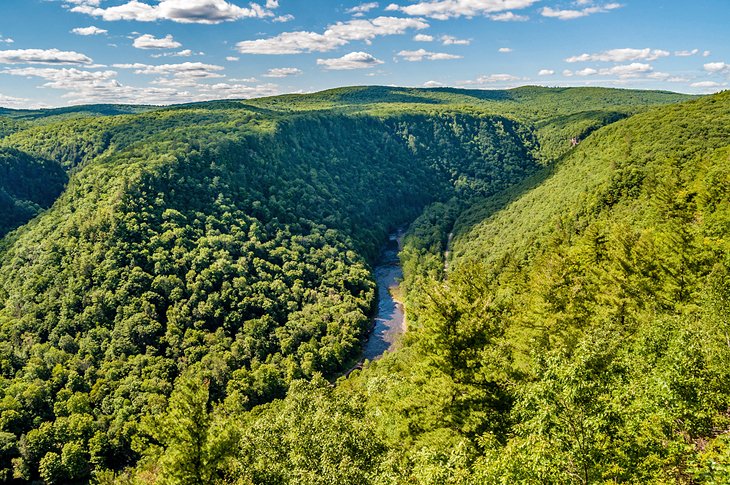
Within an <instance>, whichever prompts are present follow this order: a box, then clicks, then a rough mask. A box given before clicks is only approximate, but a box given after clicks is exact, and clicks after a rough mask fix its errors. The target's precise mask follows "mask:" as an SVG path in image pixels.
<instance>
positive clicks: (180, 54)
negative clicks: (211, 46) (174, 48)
mask: <svg viewBox="0 0 730 485" xmlns="http://www.w3.org/2000/svg"><path fill="white" fill-rule="evenodd" d="M193 54H195V52H193V51H191V50H190V49H183V50H181V51H178V52H162V53H159V54H152V57H154V58H155V59H159V58H160V57H190V56H192V55H193ZM198 55H203V52H198Z"/></svg>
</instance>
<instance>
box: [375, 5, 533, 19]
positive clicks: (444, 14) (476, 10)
mask: <svg viewBox="0 0 730 485" xmlns="http://www.w3.org/2000/svg"><path fill="white" fill-rule="evenodd" d="M538 1H539V0H430V1H424V2H418V3H414V4H412V5H407V6H400V5H397V4H395V3H392V4H390V5H388V6H387V7H386V8H385V9H386V10H390V11H401V12H403V13H406V14H408V15H414V16H423V17H430V18H434V19H437V20H446V19H449V18H453V17H476V16H478V15H488V14H499V13H502V12H506V11H508V10H519V9H523V8H527V7H531V6H532V5H534V4H535V3H537V2H538ZM495 20H496V19H495ZM501 20H507V19H506V18H505V19H501ZM510 20H511V19H510Z"/></svg>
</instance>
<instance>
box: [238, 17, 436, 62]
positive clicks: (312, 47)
mask: <svg viewBox="0 0 730 485" xmlns="http://www.w3.org/2000/svg"><path fill="white" fill-rule="evenodd" d="M428 26H429V25H428V24H427V23H426V22H424V21H423V20H420V19H410V18H398V17H377V18H374V19H372V20H364V19H356V20H350V21H348V22H337V23H336V24H333V25H330V26H329V27H328V28H327V29H326V30H325V31H324V33H322V34H319V33H316V32H307V31H298V32H283V33H281V34H279V35H277V36H274V37H270V38H267V39H256V40H245V41H242V42H239V43H238V44H236V48H237V49H238V51H239V52H241V53H242V54H299V53H302V52H327V51H331V50H333V49H336V48H337V47H341V46H343V45H346V44H348V43H350V42H352V41H357V40H359V41H365V42H366V43H369V42H370V41H372V39H374V38H375V37H378V36H384V35H396V34H403V33H405V32H406V31H408V30H410V29H415V30H421V29H425V28H427V27H428Z"/></svg>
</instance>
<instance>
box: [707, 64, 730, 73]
mask: <svg viewBox="0 0 730 485" xmlns="http://www.w3.org/2000/svg"><path fill="white" fill-rule="evenodd" d="M703 67H704V69H705V71H707V72H709V73H712V74H718V73H725V72H728V73H730V64H727V63H725V62H708V63H707V64H705V65H704V66H703Z"/></svg>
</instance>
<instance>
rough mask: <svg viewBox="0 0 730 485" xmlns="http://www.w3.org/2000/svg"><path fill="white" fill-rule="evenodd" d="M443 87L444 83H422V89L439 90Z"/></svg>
mask: <svg viewBox="0 0 730 485" xmlns="http://www.w3.org/2000/svg"><path fill="white" fill-rule="evenodd" d="M443 85H444V83H440V82H438V81H426V82H425V83H423V87H424V88H440V87H441V86H443Z"/></svg>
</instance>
